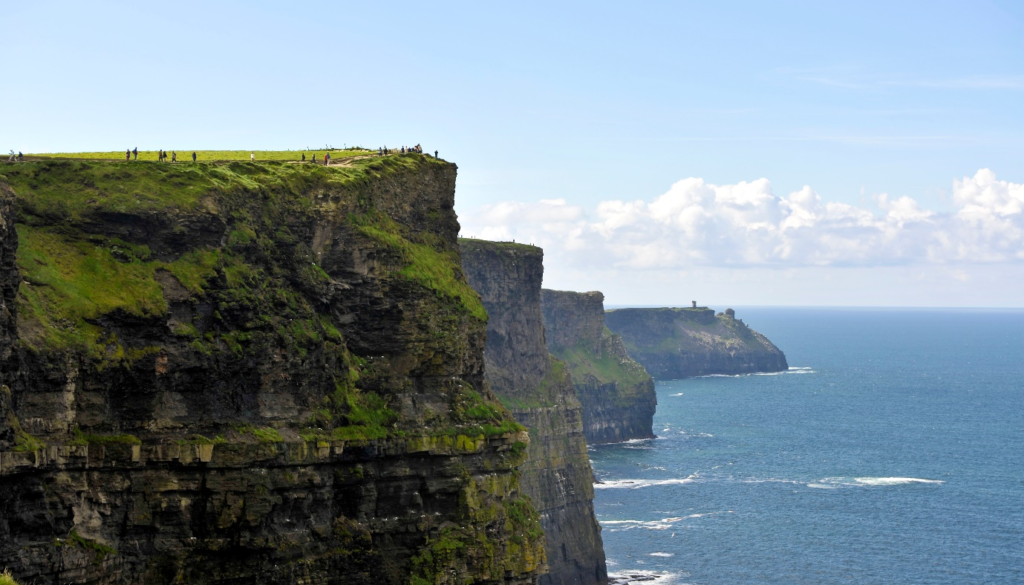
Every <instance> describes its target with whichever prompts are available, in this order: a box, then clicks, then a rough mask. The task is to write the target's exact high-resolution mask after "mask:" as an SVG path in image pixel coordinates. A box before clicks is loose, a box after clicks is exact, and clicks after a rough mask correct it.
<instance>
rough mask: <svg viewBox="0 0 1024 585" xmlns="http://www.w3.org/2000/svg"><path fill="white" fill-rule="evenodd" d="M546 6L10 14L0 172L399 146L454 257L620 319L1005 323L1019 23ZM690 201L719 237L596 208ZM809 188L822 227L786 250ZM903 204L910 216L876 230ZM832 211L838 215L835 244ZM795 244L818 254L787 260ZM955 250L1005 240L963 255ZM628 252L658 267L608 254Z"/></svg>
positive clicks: (992, 12) (676, 209)
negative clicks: (451, 198)
mask: <svg viewBox="0 0 1024 585" xmlns="http://www.w3.org/2000/svg"><path fill="white" fill-rule="evenodd" d="M551 4H552V3H515V4H508V5H502V6H498V5H495V3H468V2H467V3H463V4H458V3H445V2H416V3H405V2H386V3H343V4H333V3H332V4H327V3H308V4H305V5H303V6H302V7H301V8H299V7H298V6H299V4H297V3H280V2H274V3H271V2H244V3H243V2H216V3H214V2H208V3H198V2H195V3H192V2H175V3H159V4H150V3H124V2H120V3H113V2H110V3H103V2H90V3H80V2H36V3H13V4H10V5H9V6H5V9H4V12H3V17H2V19H0V34H2V38H4V39H5V40H6V41H7V42H6V43H5V48H6V49H7V50H8V55H9V56H11V57H12V58H9V59H8V60H7V61H6V63H5V67H4V74H3V75H2V76H0V90H2V95H4V96H5V98H6V99H5V101H6V102H8V103H9V104H10V103H13V104H16V105H15V106H13V107H12V106H10V105H9V106H8V107H7V108H6V111H5V112H4V114H3V124H2V126H0V142H2V143H3V144H0V147H2V148H3V149H4V151H6V149H8V148H14V149H16V150H17V149H20V150H24V151H26V152H32V151H67V150H117V149H122V148H127V147H134V146H138V147H139V148H144V149H156V148H165V149H180V150H187V149H194V148H206V149H216V148H225V149H236V148H239V149H248V148H267V149H272V148H289V147H291V148H303V147H306V146H311V147H312V146H317V145H324V144H332V145H333V146H338V147H340V146H342V145H343V144H348V145H352V144H360V145H364V146H372V147H376V146H379V145H382V144H387V145H389V146H398V145H401V144H413V143H417V142H419V143H422V144H423V145H424V146H425V147H427V148H428V149H429V150H433V149H435V148H436V149H438V150H439V151H440V152H441V155H442V157H443V158H447V159H448V160H451V161H454V162H456V163H458V165H459V168H460V173H459V183H458V191H457V207H456V208H457V210H458V211H459V213H460V216H462V217H463V218H464V225H465V226H466V232H467V235H470V234H472V235H479V236H489V237H517V238H519V239H526V240H527V241H536V242H537V243H540V244H543V245H544V246H545V250H546V252H547V257H548V262H547V270H548V276H547V278H546V281H545V282H546V284H547V285H549V286H553V287H557V288H567V289H595V288H596V289H600V290H604V291H605V292H606V294H607V296H608V298H609V302H616V303H631V302H636V303H669V304H672V303H676V302H679V301H677V300H676V299H675V297H676V295H678V294H682V295H683V296H684V297H686V298H687V299H689V297H690V296H697V295H701V296H702V298H708V299H709V301H708V302H732V303H737V304H740V303H742V304H747V305H751V304H818V305H821V304H825V305H828V304H887V305H892V304H896V305H917V304H921V305H951V304H952V305H959V304H966V305H972V306H1022V305H1024V293H1022V292H1021V291H1020V290H1019V289H1020V288H1021V287H1020V286H1019V285H1017V286H1014V284H1015V283H1019V282H1021V281H1022V280H1024V269H1022V265H1024V258H1022V257H1020V256H1019V255H1017V254H1015V253H1014V251H1013V248H1014V246H1015V245H1019V246H1024V243H1022V242H1024V240H1021V235H1020V231H1021V230H1022V229H1024V221H1022V220H1021V218H1020V217H1019V216H1020V214H1019V213H1017V212H1016V211H1015V210H1016V209H1017V207H1015V206H1017V205H1018V203H1019V200H1018V198H1019V197H1020V196H1019V195H1018V193H1019V189H1018V187H1017V186H1019V185H1020V184H1021V183H1024V3H1022V2H1019V1H1017V2H1006V1H986V0H974V1H971V2H944V1H929V2H856V3H854V2H848V3H843V4H840V3H834V2H772V3H767V2H729V3H724V2H716V3H707V2H699V3H698V2H670V3H658V2H646V3H633V4H625V3H600V2H586V3H584V2H579V3H558V4H557V6H551ZM982 169H989V170H990V171H991V173H992V175H991V176H989V175H984V176H983V177H982V178H980V179H978V180H977V181H975V180H974V179H975V178H976V177H977V176H978V172H979V170H982ZM690 178H699V179H701V180H703V182H704V184H705V185H709V186H711V187H708V189H710V190H707V193H711V195H709V196H710V197H711V200H708V201H711V202H710V203H708V201H704V203H700V204H699V209H700V210H702V212H703V213H704V216H705V219H707V218H711V219H715V222H712V223H716V225H717V224H720V223H721V222H719V221H718V219H719V218H720V217H723V215H722V214H725V216H728V215H729V213H732V214H733V215H732V216H731V217H732V219H731V220H730V221H729V222H726V223H727V224H728V225H725V226H724V227H723V225H717V227H714V226H712V227H709V226H710V225H711V224H710V223H709V222H708V221H704V222H703V223H701V224H700V227H699V229H698V228H697V227H694V226H695V225H696V224H692V223H691V224H686V222H685V221H684V220H683V219H681V218H682V217H683V216H684V215H685V216H686V217H691V216H692V215H693V213H694V212H693V208H692V205H691V207H685V206H683V207H680V205H682V204H672V205H669V204H668V203H664V202H663V205H661V207H657V206H655V207H654V208H652V209H655V210H656V209H661V210H662V211H665V213H661V212H657V211H651V209H647V208H645V210H644V211H643V213H640V215H636V214H633V215H629V218H627V217H626V215H622V213H624V212H622V208H621V207H619V208H615V206H614V205H611V207H609V205H608V203H609V202H635V201H642V202H645V204H647V205H651V204H654V203H655V201H656V200H658V198H659V197H666V196H668V195H669V194H670V193H675V195H673V196H672V197H676V198H679V197H682V198H683V199H686V201H690V204H693V205H697V204H696V203H693V202H694V201H697V199H700V197H698V196H697V195H694V193H697V192H698V191H699V189H698V190H697V191H694V190H692V189H691V190H690V191H687V190H686V189H682V188H674V187H673V185H676V184H678V183H679V182H680V181H683V180H685V179H690ZM967 178H970V179H971V181H968V182H965V179H967ZM759 179H767V181H768V182H769V185H768V187H767V190H765V188H764V185H763V184H761V185H759V186H758V187H757V188H755V189H754V190H753V191H749V192H750V193H754V192H756V193H757V194H756V195H751V196H752V197H755V199H757V198H758V197H761V199H757V201H758V202H759V203H756V205H760V206H761V207H760V209H761V211H762V212H763V213H761V215H758V214H756V213H755V214H753V215H751V214H749V213H744V214H739V215H737V214H736V213H734V212H736V209H737V208H736V206H737V205H739V206H741V207H742V206H746V207H749V206H750V205H755V203H753V202H752V201H753V200H746V199H744V200H742V201H737V200H735V198H734V199H729V197H732V195H729V193H734V192H746V191H744V189H742V188H741V189H739V190H738V191H737V190H735V189H729V188H727V187H728V186H730V185H732V186H737V185H741V184H743V183H744V182H745V183H746V184H748V185H749V184H753V182H756V181H758V180H759ZM955 181H956V182H958V183H955ZM978 181H981V182H978ZM985 181H987V182H985ZM982 183H984V185H982ZM957 185H959V187H958V186H957ZM985 185H987V187H986V186H985ZM805 186H809V187H810V188H811V189H812V190H813V192H814V193H815V194H816V196H817V197H818V198H819V199H820V202H821V205H820V206H819V208H820V210H819V211H820V213H819V212H808V213H810V214H811V215H814V214H815V213H817V215H815V217H816V218H817V219H816V220H814V221H812V222H810V223H807V222H805V223H802V224H800V225H799V226H797V227H794V224H793V222H792V221H790V222H789V223H786V221H787V220H786V218H787V217H789V216H790V215H792V214H793V213H795V212H794V209H795V207H794V204H793V203H792V201H793V199H792V197H790V195H791V194H793V193H796V192H799V191H801V189H803V188H804V187H805ZM758 189H760V190H758ZM958 189H959V191H958ZM972 189H973V190H972ZM986 189H987V191H986ZM766 193H767V195H766ZM971 193H973V194H974V195H971ZM984 193H990V195H991V194H992V193H994V195H991V196H988V195H984ZM883 194H884V196H883ZM694 197H696V198H697V199H694ZM701 197H702V196H701ZM716 197H717V198H718V199H717V200H715V198H716ZM764 197H769V199H770V198H771V197H774V198H775V200H774V202H773V201H772V200H769V199H764ZM904 197H906V198H909V199H908V200H912V201H913V202H914V205H915V206H916V207H915V208H914V209H917V210H918V211H920V212H921V213H917V212H913V213H910V212H907V211H906V210H907V209H909V207H907V205H909V203H907V202H906V200H904V201H903V204H901V205H902V207H900V209H902V210H903V211H898V212H894V211H893V206H892V205H891V203H892V202H894V201H900V200H901V198H904ZM972 197H975V199H972ZM978 197H980V199H978ZM670 198H671V197H670ZM687 198H689V199H687ZM723 198H724V199H723ZM880 198H881V199H880ZM1000 198H1002V199H1000ZM552 200H554V201H559V200H560V201H561V202H562V203H561V204H560V205H561V206H559V205H554V206H552V205H551V204H545V203H543V202H544V201H552ZM702 201H703V200H702ZM715 201H717V203H716V202H715ZM879 201H882V202H883V206H881V207H880V205H879ZM979 201H982V202H987V203H984V204H985V205H990V206H993V205H994V206H995V207H991V209H988V211H989V212H991V213H990V214H994V215H992V217H989V218H988V219H987V220H986V221H988V223H984V227H979V226H982V224H980V223H978V222H977V221H974V223H971V221H973V220H971V221H967V220H965V219H964V217H965V216H964V214H965V213H968V212H965V211H964V210H965V209H968V208H970V209H973V207H970V206H972V205H975V204H977V203H978V202H979ZM993 202H995V203H993ZM1000 202H1001V203H1000ZM677 203H678V202H677ZM513 204H514V205H513ZM828 204H835V205H838V204H845V205H848V206H852V207H853V208H854V209H853V211H850V210H849V209H847V210H845V211H843V212H842V213H841V214H840V215H842V214H845V215H843V217H845V218H846V219H845V220H842V221H839V220H837V219H836V215H835V213H837V212H836V209H837V208H833V210H832V211H830V212H825V211H824V210H825V208H826V207H827V205H828ZM503 205H504V206H505V207H501V206H503ZM510 205H512V206H513V207H509V206H510ZM515 205H518V206H519V207H515ZM688 205H689V204H688ZM723 205H725V206H726V207H728V209H725V208H723V207H722V206H723ZM884 205H889V209H885V208H883V207H884ZM730 206H731V207H730ZM965 206H966V207H965ZM513 208H515V209H519V212H518V213H511V215H510V214H507V213H506V214H504V215H503V214H502V213H498V212H497V211H496V210H500V209H506V210H508V209H513ZM611 208H615V209H618V210H619V211H618V212H616V213H619V215H615V213H612V215H609V212H608V210H609V209H611ZM602 209H604V212H602V211H601V210H602ZM666 210H667V211H666ZM687 210H689V211H687ZM723 210H724V211H723ZM729 210H731V211H729ZM861 211H866V212H868V213H870V214H874V215H875V216H877V217H878V218H881V220H884V219H885V218H886V217H888V219H889V221H888V223H886V222H885V221H882V223H878V224H877V225H876V224H872V222H871V221H869V220H868V219H864V217H862V216H861V215H858V214H859V213H860V212H861ZM968 211H969V210H968ZM926 212H927V213H932V214H936V215H931V216H928V215H927V213H926ZM548 213H554V216H551V217H549V216H548V215H545V214H548ZM630 213H632V212H630ZM673 213H675V214H676V215H672V214H673ZM765 213H767V215H765ZM893 213H896V215H893ZM907 213H910V215H912V216H913V219H912V221H911V223H913V222H917V224H914V225H915V226H916V227H913V226H911V227H907V226H908V225H910V224H908V223H907V221H910V220H908V217H910V216H908V215H907ZM914 213H917V215H914ZM922 213H924V215H922ZM666 214H667V215H666ZM680 214H682V215H680ZM901 214H902V215H901ZM627 215H628V214H627ZM552 217H553V218H554V219H552ZM638 217H643V218H646V219H643V220H642V221H641V220H638V219H637V218H638ZM972 217H973V216H972ZM858 218H860V219H858ZM627 219H628V221H632V222H633V223H632V224H630V225H633V226H634V228H635V229H633V231H632V233H631V235H629V237H628V238H627V237H626V236H624V235H623V233H624V232H623V229H624V228H622V225H621V224H622V222H623V221H627ZM691 219H692V218H691ZM826 220H827V221H826ZM881 220H880V221H881ZM644 221H646V222H648V223H647V224H645V223H643V222H644ZM687 221H688V220H687ZM843 221H846V222H847V223H845V224H844V223H843ZM609 222H611V224H614V227H609V225H611V224H609ZM850 222H853V223H855V224H857V225H858V226H860V227H861V228H864V229H867V230H868V232H870V233H869V234H867V235H866V236H865V237H864V239H863V242H864V246H865V247H866V248H867V247H870V248H872V249H871V250H860V251H856V252H852V251H850V250H849V249H847V248H848V247H849V246H846V247H841V248H842V249H840V248H836V247H835V246H833V244H834V242H835V240H836V237H837V234H839V235H840V236H842V238H845V240H844V241H847V242H853V243H854V244H855V243H856V241H857V237H858V236H856V235H852V236H851V233H852V232H851V231H850V225H852V224H850ZM958 222H959V223H958ZM648 224H649V225H648ZM812 224H813V225H812ZM868 224H871V225H868ZM883 224H884V225H883ZM897 224H898V225H897ZM918 224H920V225H918ZM971 225H973V226H974V227H973V228H970V226H971ZM765 226H768V227H767V228H765ZM872 226H873V227H872ZM886 226H889V227H886ZM892 226H897V227H896V228H892V229H894V230H896V231H892V230H890V231H891V233H890V231H886V230H889V228H891V227H892ZM993 226H995V227H993ZM762 228H763V229H768V231H772V230H774V231H772V233H773V234H774V237H775V239H771V238H768V239H765V237H764V233H762V232H763V229H762ZM797 228H799V229H800V230H803V231H801V232H800V234H801V235H800V236H799V238H797V239H799V240H800V242H803V244H802V245H803V246H804V248H828V249H829V250H830V253H829V254H825V255H818V256H814V257H811V256H810V255H808V254H807V253H797V252H798V251H799V249H800V246H796V247H795V248H794V247H793V246H792V245H791V244H792V242H791V240H792V239H793V237H792V236H793V234H794V233H795V232H793V230H794V229H797ZM858 229H859V228H858ZM872 229H873V230H874V231H873V232H871V230H872ZM970 229H975V230H976V231H977V230H981V231H983V232H984V233H992V230H994V229H995V230H999V229H1001V230H1003V231H1001V232H999V233H1000V234H1002V235H1001V239H999V241H998V242H994V241H989V242H988V243H987V244H984V245H982V244H980V243H979V242H980V240H979V238H980V236H979V234H978V233H972V232H970ZM573 230H577V231H579V232H580V233H581V234H582V235H581V236H580V237H570V236H567V235H566V234H568V232H572V231H573ZM673 230H677V231H673ZM678 230H683V231H686V230H689V231H687V234H688V236H687V237H685V238H683V237H682V236H680V233H682V232H679V231H678ZM695 230H696V231H695ZM758 230H762V231H758ZM787 230H789V231H787ZM809 230H810V231H814V230H817V231H815V232H814V233H815V234H817V235H814V237H810V235H809V234H810V232H809ZM837 230H838V231H837ZM584 232H585V233H584ZM644 233H656V234H657V241H654V240H651V241H649V242H648V241H643V238H642V237H641V236H642V234H644ZM588 234H589V235H588ZM744 234H746V235H744ZM749 234H754V236H750V235H749ZM879 234H882V236H879ZM886 234H888V235H886ZM922 234H925V235H922ZM982 235H984V234H982ZM875 236H879V237H875ZM651 237H652V238H654V236H651ZM914 237H917V238H918V239H917V240H914V239H913V238H914ZM623 238H625V239H623ZM738 238H739V239H744V244H743V245H740V244H739V243H737V239H738ZM950 238H953V239H954V240H955V241H950ZM957 238H959V239H957ZM1015 238H1016V239H1015ZM989 239H990V240H991V239H992V238H989ZM926 240H927V241H926ZM723 241H728V242H730V243H729V244H728V245H727V246H725V247H724V248H723V247H722V242H723ZM894 242H897V244H894ZM936 242H938V243H936ZM965 242H966V243H965ZM850 245H853V244H850ZM574 246H577V248H574ZM673 246H676V247H678V246H692V247H699V248H700V250H699V252H700V253H699V254H689V255H687V254H681V253H677V252H678V250H676V249H674V248H673ZM744 246H745V247H744ZM759 246H762V247H763V246H769V247H773V248H772V249H774V250H776V252H775V253H774V255H773V254H760V253H759V252H758V253H755V252H757V250H758V247H759ZM830 246H832V247H830ZM893 246H895V248H894V249H898V253H894V254H892V255H888V256H887V255H886V254H883V253H878V248H883V249H885V248H890V247H893ZM579 247H583V249H579ZM641 248H642V249H643V250H645V252H644V254H647V256H651V255H653V256H657V257H659V258H662V259H665V258H669V257H671V258H670V261H662V262H651V261H645V260H643V259H642V258H641V256H642V255H640V256H638V255H637V254H639V253H622V251H623V250H626V249H634V250H636V249H641ZM939 248H942V249H943V250H945V252H942V251H941V250H940V252H936V250H938V249H939ZM741 249H745V250H747V251H746V252H740V251H738V250H741ZM751 250H754V251H753V252H751ZM794 250H797V252H794ZM915 250H916V252H915ZM951 250H953V251H951ZM956 250H959V252H957V251H956ZM588 254H589V256H588ZM972 254H973V255H972ZM638 259H639V260H638ZM911 275H913V276H911ZM865 279H866V281H867V282H870V283H871V284H872V287H871V288H870V289H869V290H864V291H859V290H858V291H857V293H858V294H856V295H854V294H852V291H851V286H852V284H851V283H857V282H863V281H865ZM830 282H831V283H836V284H831V285H830V284H828V283H830ZM772 283H775V284H772ZM839 283H842V284H839ZM812 284H813V285H814V286H811V285H812ZM854 288H856V287H854ZM681 290H682V291H686V292H680V291H681Z"/></svg>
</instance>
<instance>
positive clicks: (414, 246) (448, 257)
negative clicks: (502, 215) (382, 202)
mask: <svg viewBox="0 0 1024 585" xmlns="http://www.w3.org/2000/svg"><path fill="white" fill-rule="evenodd" d="M351 221H352V222H353V223H354V224H355V225H357V226H358V228H359V231H360V232H362V233H363V234H364V235H366V236H368V237H370V238H373V239H374V240H377V241H378V242H380V243H382V244H384V245H386V246H388V247H389V248H391V249H392V250H393V251H395V252H396V253H398V254H399V255H400V256H401V257H402V258H403V259H404V261H405V264H406V265H405V267H404V268H402V269H401V270H400V271H399V274H400V275H402V276H404V277H405V278H408V279H409V280H412V281H415V282H418V283H419V284H421V285H423V286H425V287H427V288H430V289H433V290H435V291H437V293H438V294H440V295H441V296H442V297H446V298H447V299H450V300H454V301H456V302H457V303H459V304H460V305H462V307H463V308H465V309H466V311H468V312H469V314H471V315H473V316H474V317H476V318H477V319H479V320H480V321H486V320H487V311H486V309H484V305H483V303H482V302H481V301H480V295H479V294H477V292H476V291H475V290H473V288H472V287H470V286H469V284H468V283H467V282H466V280H465V279H464V278H459V276H458V273H459V272H461V268H459V263H458V256H457V255H456V253H455V252H454V251H450V250H444V251H439V248H441V246H440V244H439V243H438V242H430V241H425V242H418V241H414V240H412V239H410V238H406V237H403V235H402V230H401V228H400V226H398V224H396V223H395V222H394V221H393V220H392V219H391V218H389V217H387V216H385V215H383V214H364V215H358V216H352V217H351ZM457 271H458V272H457Z"/></svg>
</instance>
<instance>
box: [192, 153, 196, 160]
mask: <svg viewBox="0 0 1024 585" xmlns="http://www.w3.org/2000/svg"><path fill="white" fill-rule="evenodd" d="M192 162H196V152H195V151H194V150H193V151H192Z"/></svg>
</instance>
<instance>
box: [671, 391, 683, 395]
mask: <svg viewBox="0 0 1024 585" xmlns="http://www.w3.org/2000/svg"><path fill="white" fill-rule="evenodd" d="M682 395H683V393H682V392H680V393H679V394H669V396H682Z"/></svg>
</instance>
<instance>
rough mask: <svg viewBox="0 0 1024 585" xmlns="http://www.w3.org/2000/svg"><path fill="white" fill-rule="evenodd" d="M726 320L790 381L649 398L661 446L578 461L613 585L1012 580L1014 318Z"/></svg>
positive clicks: (1016, 487)
mask: <svg viewBox="0 0 1024 585" xmlns="http://www.w3.org/2000/svg"><path fill="white" fill-rule="evenodd" d="M737 317H738V318H742V319H744V321H745V322H746V323H747V324H748V325H750V326H751V327H753V328H754V329H756V330H758V331H760V332H762V333H764V334H765V335H767V336H768V338H769V339H771V340H772V341H773V342H774V343H775V344H776V345H778V346H779V347H780V348H781V349H782V350H783V351H784V352H785V353H786V357H787V359H788V360H789V363H790V366H791V368H790V370H789V371H788V372H784V373H780V374H775V375H756V374H755V375H746V376H728V377H726V376H723V377H704V378H695V379H687V380H672V381H658V383H657V392H658V411H657V414H656V415H655V417H654V424H655V427H654V430H655V433H656V434H657V435H658V438H657V439H652V440H647V441H633V442H630V443H625V444H619V445H607V446H599V447H592V448H591V451H590V455H591V458H592V460H593V465H594V472H595V475H596V478H597V480H598V481H599V482H600V483H598V484H597V485H596V487H597V488H598V489H597V490H596V493H597V496H596V500H595V502H594V503H595V510H596V513H597V518H598V520H599V521H600V523H601V526H602V528H603V531H602V537H603V539H604V545H605V551H606V554H607V557H608V570H609V572H610V573H611V574H612V575H613V576H615V577H617V578H619V579H621V580H625V581H629V582H644V583H648V584H651V585H654V584H669V583H675V584H680V585H681V584H684V583H692V584H700V585H711V584H732V583H737V584H758V583H764V584H780V585H781V584H786V585H791V584H796V583H880V584H904V583H908V584H909V583H915V584H917V583H950V584H952V583H955V584H961V583H984V584H1021V583H1024V311H1014V310H966V309H964V310H956V309H782V308H777V309H770V308H749V309H738V310H737Z"/></svg>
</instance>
